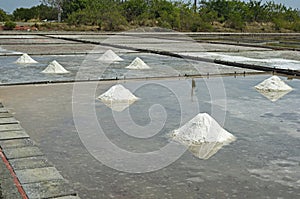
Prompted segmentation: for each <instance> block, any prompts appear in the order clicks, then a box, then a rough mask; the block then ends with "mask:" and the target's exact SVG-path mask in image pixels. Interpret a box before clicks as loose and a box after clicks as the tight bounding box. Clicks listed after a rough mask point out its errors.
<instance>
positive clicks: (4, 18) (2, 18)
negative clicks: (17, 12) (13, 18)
mask: <svg viewBox="0 0 300 199" xmlns="http://www.w3.org/2000/svg"><path fill="white" fill-rule="evenodd" d="M8 18H9V17H8V16H7V14H6V12H4V10H2V9H0V21H7V20H8Z"/></svg>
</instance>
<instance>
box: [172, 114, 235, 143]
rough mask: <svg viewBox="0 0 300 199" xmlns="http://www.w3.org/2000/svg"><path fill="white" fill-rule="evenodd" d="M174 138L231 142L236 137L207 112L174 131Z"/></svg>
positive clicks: (184, 141)
mask: <svg viewBox="0 0 300 199" xmlns="http://www.w3.org/2000/svg"><path fill="white" fill-rule="evenodd" d="M172 136H173V138H174V140H177V141H179V142H181V143H184V144H187V145H191V144H201V143H208V142H217V143H230V142H231V141H234V140H235V137H234V136H233V135H232V134H231V133H229V132H227V131H226V130H225V129H223V128H222V127H221V126H220V125H219V124H218V123H217V122H216V120H214V119H213V118H212V117H211V116H210V115H208V114H207V113H199V114H198V115H197V116H196V117H194V118H193V119H192V120H190V121H189V122H187V123H186V124H185V125H184V126H182V127H180V128H179V129H177V130H174V131H173V132H172Z"/></svg>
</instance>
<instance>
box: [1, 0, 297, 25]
mask: <svg viewBox="0 0 300 199" xmlns="http://www.w3.org/2000/svg"><path fill="white" fill-rule="evenodd" d="M194 2H195V1H194V0H193V1H192V2H189V3H186V1H179V0H177V1H176V0H174V1H170V0H44V1H43V4H41V5H39V6H35V7H32V8H30V9H25V8H19V9H16V10H15V11H14V12H13V16H12V18H13V19H14V20H17V21H28V20H33V19H35V20H44V19H48V20H57V19H59V20H60V19H61V20H62V21H63V22H64V23H67V24H68V25H70V26H74V27H78V26H83V25H85V26H93V27H97V29H98V30H126V29H130V28H134V27H140V26H151V27H153V26H159V27H163V28H169V29H173V30H178V31H224V30H227V31H249V27H250V26H256V27H260V26H261V29H260V30H261V31H265V27H271V28H272V30H269V31H281V30H289V31H300V16H299V12H298V10H295V9H292V8H288V7H286V6H284V5H282V4H276V3H274V2H273V1H270V2H267V3H262V1H261V0H259V1H257V0H250V1H249V2H244V1H240V0H206V1H205V0H202V1H201V0H199V1H196V2H197V4H196V5H197V6H195V5H194ZM5 17H8V16H6V15H5V13H4V14H3V11H1V10H0V21H1V20H4V21H5V20H7V19H6V18H5ZM250 31H251V30H250ZM266 31H267V30H266Z"/></svg>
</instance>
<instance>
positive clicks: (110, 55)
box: [98, 50, 123, 62]
mask: <svg viewBox="0 0 300 199" xmlns="http://www.w3.org/2000/svg"><path fill="white" fill-rule="evenodd" d="M98 60H100V61H104V62H118V61H123V59H122V58H121V57H119V56H118V55H117V54H116V53H115V52H114V51H112V50H107V51H106V52H105V53H104V54H103V55H102V56H101V57H100V58H99V59H98Z"/></svg>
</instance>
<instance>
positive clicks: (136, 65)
mask: <svg viewBox="0 0 300 199" xmlns="http://www.w3.org/2000/svg"><path fill="white" fill-rule="evenodd" d="M126 68H127V69H134V70H138V69H142V70H144V69H150V67H149V66H148V65H147V64H146V63H145V62H144V61H143V60H141V59H140V58H139V57H137V58H135V60H133V62H132V63H131V64H130V65H129V66H127V67H126Z"/></svg>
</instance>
